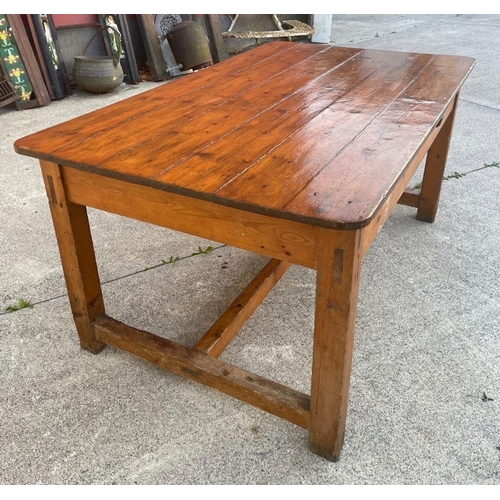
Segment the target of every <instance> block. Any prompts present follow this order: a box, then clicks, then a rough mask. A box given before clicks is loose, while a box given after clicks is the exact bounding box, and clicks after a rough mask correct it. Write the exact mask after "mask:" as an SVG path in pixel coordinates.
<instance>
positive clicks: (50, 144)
mask: <svg viewBox="0 0 500 500" xmlns="http://www.w3.org/2000/svg"><path fill="white" fill-rule="evenodd" d="M268 46H271V47H268ZM292 47H293V44H285V43H273V44H266V45H265V46H263V47H261V48H259V50H257V49H255V50H252V51H249V52H245V53H244V54H242V55H241V56H239V57H238V58H231V59H229V60H227V61H224V63H221V64H217V65H215V66H211V67H210V68H206V69H204V70H203V71H202V72H199V73H193V74H192V75H189V76H186V77H183V78H182V79H181V80H176V81H174V82H170V83H169V84H168V86H161V87H157V88H155V89H152V90H150V91H148V92H144V93H142V94H139V95H136V96H134V97H130V98H128V99H125V100H123V101H120V102H118V103H115V104H112V105H110V106H107V107H106V111H103V110H102V109H98V110H96V111H92V112H90V113H87V114H85V115H83V116H80V117H77V118H73V119H72V120H68V121H66V122H64V123H61V124H59V125H55V126H53V127H49V128H47V129H45V130H43V131H41V132H37V133H35V134H31V135H28V136H26V137H24V138H22V139H20V140H19V141H17V142H16V147H17V148H18V152H20V153H22V154H26V155H28V156H34V157H35V158H41V159H48V158H47V155H48V153H50V152H53V151H55V150H57V149H59V148H61V147H63V146H66V145H69V144H72V143H75V142H79V143H82V142H83V139H86V138H91V137H92V136H93V134H95V133H96V132H98V131H103V130H106V129H108V128H113V127H114V126H116V125H118V124H121V123H122V122H126V121H128V120H130V119H132V118H134V117H137V116H139V115H145V114H147V113H149V112H150V111H151V110H153V109H159V108H162V109H163V111H164V115H163V116H168V115H169V113H168V106H169V105H170V104H172V102H174V101H175V100H177V99H179V98H181V97H188V96H189V95H190V94H192V93H195V92H198V91H200V90H201V91H203V92H204V93H207V94H210V90H211V88H212V87H213V86H214V85H217V84H220V83H221V82H225V80H226V79H227V77H228V76H230V75H231V76H238V75H239V74H240V73H242V72H244V71H253V70H254V67H255V65H257V64H262V63H263V62H264V61H267V60H268V59H272V58H273V57H276V56H279V55H280V54H282V53H284V52H286V51H288V50H290V49H291V48H292Z"/></svg>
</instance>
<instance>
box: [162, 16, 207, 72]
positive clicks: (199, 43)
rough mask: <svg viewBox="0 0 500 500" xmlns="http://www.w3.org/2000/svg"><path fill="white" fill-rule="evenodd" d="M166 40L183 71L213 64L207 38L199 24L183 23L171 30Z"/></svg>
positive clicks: (192, 22)
mask: <svg viewBox="0 0 500 500" xmlns="http://www.w3.org/2000/svg"><path fill="white" fill-rule="evenodd" d="M167 40H168V43H169V44H170V48H171V49H172V52H173V53H174V56H175V60H176V61H177V62H178V63H180V64H182V69H183V70H187V69H194V70H196V69H201V68H205V67H206V66H211V65H212V64H213V61H212V55H211V53H210V46H209V43H208V38H207V35H206V33H205V30H204V29H203V27H202V26H201V25H200V24H198V23H195V22H194V21H183V22H182V23H180V24H177V25H176V26H174V27H173V28H172V30H171V31H170V33H169V34H168V35H167Z"/></svg>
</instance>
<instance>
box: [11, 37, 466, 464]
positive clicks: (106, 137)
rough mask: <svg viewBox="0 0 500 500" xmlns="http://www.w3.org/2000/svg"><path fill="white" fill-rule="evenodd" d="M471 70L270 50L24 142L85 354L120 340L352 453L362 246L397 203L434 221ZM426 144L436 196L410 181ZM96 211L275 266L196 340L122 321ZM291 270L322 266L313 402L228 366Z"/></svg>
mask: <svg viewBox="0 0 500 500" xmlns="http://www.w3.org/2000/svg"><path fill="white" fill-rule="evenodd" d="M473 65H474V60H473V59H471V58H468V57H455V56H440V55H431V54H409V53H402V52H387V51H380V50H363V49H357V48H343V47H332V46H325V45H319V46H318V45H313V44H295V43H288V42H275V43H268V44H265V45H263V46H261V47H259V48H256V49H254V50H251V51H249V52H246V53H244V54H241V55H239V56H237V57H234V58H232V59H230V60H228V61H225V62H224V63H221V64H218V65H216V66H213V67H211V68H209V69H206V70H203V71H201V72H199V73H196V74H194V75H191V76H189V77H185V78H183V79H181V80H178V81H175V82H172V83H169V84H168V85H164V86H161V87H158V88H155V89H154V90H150V91H148V92H145V93H143V94H139V95H137V96H134V97H132V98H129V99H126V100H124V101H121V102H119V103H116V104H113V105H111V106H108V107H106V108H103V109H100V110H97V111H94V112H92V113H89V114H87V115H84V116H81V117H79V118H75V119H73V120H70V121H67V122H65V123H62V124H60V125H56V126H55V127H51V128H49V129H46V130H43V131H41V132H38V133H36V134H33V135H31V136H28V137H25V138H23V139H20V140H19V141H17V142H16V144H15V148H16V151H17V152H18V153H21V154H24V155H28V156H33V157H35V158H39V159H40V163H41V166H42V172H43V176H44V180H45V186H46V189H47V195H48V198H49V203H50V209H51V212H52V217H53V221H54V226H55V231H56V235H57V240H58V243H59V249H60V253H61V259H62V264H63V267H64V274H65V278H66V283H67V287H68V293H69V299H70V302H71V308H72V312H73V316H74V319H75V323H76V328H77V330H78V334H79V336H80V342H81V346H82V347H83V348H84V349H87V350H89V351H91V352H93V353H98V352H100V351H101V350H102V349H103V348H104V347H105V346H106V345H113V346H116V347H118V348H120V349H123V350H125V351H128V352H131V353H133V354H135V355H137V356H140V357H141V358H144V359H147V360H149V361H151V362H152V363H155V364H157V365H160V366H163V367H165V368H167V369H168V370H171V371H173V372H174V373H177V374H179V375H182V376H184V377H187V378H190V379H193V380H196V381H198V382H201V383H203V384H206V385H208V386H211V387H214V388H216V389H218V390H219V391H222V392H224V393H226V394H229V395H231V396H233V397H236V398H238V399H241V400H243V401H246V402H247V403H250V404H252V405H255V406H257V407H259V408H262V409H263V410H265V411H268V412H270V413H272V414H274V415H277V416H279V417H281V418H284V419H286V420H289V421H290V422H293V423H294V424H297V425H299V426H301V427H304V428H305V429H308V430H309V435H310V446H311V450H312V451H313V452H314V453H316V454H318V455H321V456H323V457H325V458H327V459H329V460H337V459H338V457H339V454H340V450H341V447H342V442H343V437H344V428H345V421H346V413H347V401H348V395H349V379H350V371H351V359H352V350H353V339H354V325H355V318H356V306H357V299H358V284H359V276H360V271H361V262H362V259H363V256H364V255H365V254H366V252H367V250H368V249H369V248H370V245H371V244H372V243H373V241H374V240H375V238H376V236H377V234H378V232H379V230H380V228H381V227H382V226H383V224H384V223H385V221H386V219H387V217H388V216H389V214H390V213H391V211H392V209H393V208H394V206H395V205H396V204H397V203H402V204H404V205H410V206H412V207H415V208H416V209H417V219H419V220H422V221H426V222H433V221H434V217H435V215H436V209H437V206H438V199H439V193H440V189H441V179H442V176H443V170H444V168H445V162H446V156H447V152H448V146H449V143H450V136H451V132H452V127H453V118H454V115H455V109H456V105H457V100H458V92H459V90H460V87H461V85H462V84H463V82H464V80H465V78H466V77H467V75H468V74H469V72H470V70H471V69H472V67H473ZM426 154H427V160H426V167H425V175H424V179H423V184H422V189H421V190H420V191H417V190H408V189H407V190H405V187H406V186H407V184H408V182H409V181H410V179H411V178H412V175H413V174H414V172H415V170H416V169H417V167H418V165H419V164H420V162H421V161H422V160H423V158H424V157H425V155H426ZM86 207H94V208H97V209H101V210H105V211H108V212H112V213H115V214H120V215H123V216H126V217H131V218H133V219H137V220H140V221H144V222H149V223H152V224H157V225H159V226H164V227H168V228H171V229H174V230H178V231H183V232H185V233H189V234H193V235H196V236H200V237H203V238H207V239H210V240H215V241H218V242H221V243H225V244H228V245H233V246H236V247H239V248H242V249H245V250H250V251H252V252H255V253H258V254H263V255H267V256H268V257H270V258H271V260H270V262H269V263H268V264H267V265H266V266H265V267H264V269H263V270H262V271H261V272H260V274H259V275H258V276H257V277H256V278H255V279H254V280H253V281H252V282H251V283H250V285H249V286H248V287H247V288H246V289H245V290H244V291H243V292H242V293H241V295H240V296H239V297H238V298H237V299H236V300H235V301H234V302H233V303H232V304H231V306H230V307H229V309H228V310H227V311H226V312H225V313H224V314H223V315H222V317H221V318H220V319H219V320H218V321H217V322H216V323H215V324H214V325H213V326H212V327H211V328H210V329H209V331H208V332H207V333H206V334H205V335H204V336H203V337H202V338H201V340H200V341H199V343H198V344H197V345H196V347H195V348H188V347H185V346H182V345H180V344H177V343H175V342H172V341H170V340H167V339H164V338H160V337H157V336H155V335H153V334H151V333H147V332H144V331H140V330H137V329H135V328H131V327H130V326H127V325H125V324H123V323H120V322H119V321H116V320H114V319H112V318H110V317H108V316H106V314H105V310H104V303H103V298H102V293H101V287H100V282H99V276H98V273H97V266H96V262H95V256H94V250H93V245H92V239H91V234H90V229H89V224H88V220H87V212H86ZM145 244H147V242H145ZM291 264H298V265H301V266H306V267H309V268H313V269H317V291H316V312H315V327H314V349H313V367H312V383H311V395H310V396H309V395H306V394H303V393H300V392H298V391H295V390H293V389H290V388H288V387H285V386H283V385H281V384H278V383H276V382H273V381H271V380H267V379H265V378H262V377H260V376H258V375H256V374H254V373H250V372H248V371H246V370H243V369H241V368H238V367H236V366H234V365H231V364H228V363H225V362H223V361H221V360H219V359H217V358H218V356H219V355H220V354H221V353H222V352H223V350H224V349H225V348H226V347H227V345H228V344H229V342H230V341H231V340H232V339H233V338H234V336H235V335H236V334H237V332H238V330H239V329H240V328H241V327H242V325H243V324H244V322H245V321H246V320H247V319H248V318H249V316H250V315H251V314H252V312H253V311H254V310H255V309H256V308H257V307H258V306H259V304H260V303H261V302H262V300H263V299H264V297H265V296H266V295H267V293H268V292H269V291H270V290H271V289H272V287H273V286H274V285H275V284H276V282H277V281H278V280H279V279H280V278H281V276H283V274H284V273H285V271H286V270H287V269H288V267H289V266H290V265H291ZM290 334H293V332H290Z"/></svg>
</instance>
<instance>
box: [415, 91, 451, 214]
mask: <svg viewBox="0 0 500 500" xmlns="http://www.w3.org/2000/svg"><path fill="white" fill-rule="evenodd" d="M457 104H458V94H457V96H456V97H455V102H454V104H453V109H452V110H451V113H450V114H449V116H448V117H447V118H446V121H444V120H443V121H444V123H440V122H438V125H437V126H436V127H439V126H440V130H439V133H438V135H437V137H436V139H435V140H434V142H433V143H432V146H431V147H430V149H429V151H428V153H427V159H426V162H425V170H424V178H423V179H422V189H421V192H420V197H419V202H418V210H417V219H418V220H421V221H424V222H434V219H435V218H436V212H437V209H438V204H439V195H440V193H441V184H442V183H443V175H444V169H445V167H446V160H447V158H448V150H449V149H450V141H451V134H452V132H453V123H454V122H455V112H456V109H457Z"/></svg>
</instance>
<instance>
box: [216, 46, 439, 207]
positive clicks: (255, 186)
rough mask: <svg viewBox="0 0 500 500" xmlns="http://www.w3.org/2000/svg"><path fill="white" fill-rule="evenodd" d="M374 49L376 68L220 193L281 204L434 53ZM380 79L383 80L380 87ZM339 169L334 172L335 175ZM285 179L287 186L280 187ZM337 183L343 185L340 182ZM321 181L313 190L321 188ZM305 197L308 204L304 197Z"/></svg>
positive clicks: (356, 133)
mask: <svg viewBox="0 0 500 500" xmlns="http://www.w3.org/2000/svg"><path fill="white" fill-rule="evenodd" d="M376 54H377V55H374V56H372V57H373V58H374V59H375V65H376V67H378V68H379V69H378V70H377V71H375V72H373V73H372V74H370V75H369V76H368V77H367V78H366V79H364V80H363V81H362V82H361V83H360V84H359V85H357V86H356V87H354V88H352V89H351V90H350V91H349V92H347V93H346V94H345V95H343V96H342V98H340V99H338V100H336V101H335V102H333V103H332V104H331V105H330V106H329V107H327V108H326V109H324V110H322V111H321V113H319V114H318V115H317V116H315V117H314V118H312V119H311V120H310V121H309V122H308V123H307V124H306V125H304V126H303V127H302V128H300V129H299V130H298V131H296V132H295V133H293V134H292V135H291V136H290V137H288V138H286V140H285V141H283V142H282V143H281V144H280V145H279V146H278V147H276V148H275V149H274V150H273V151H272V154H270V155H266V156H264V157H262V158H259V159H258V160H257V162H255V163H254V164H253V165H250V166H249V167H248V168H247V169H246V170H245V171H244V172H243V173H242V174H240V175H239V176H237V177H235V178H233V179H231V180H229V181H227V182H226V184H224V185H222V186H220V187H219V190H218V193H219V195H220V196H223V197H227V198H231V199H233V198H235V197H237V198H238V200H239V201H241V202H245V201H246V202H248V203H251V204H253V205H262V204H265V205H266V206H267V207H268V208H271V209H273V210H282V209H283V208H284V207H286V206H287V204H288V203H289V202H290V201H291V200H293V198H294V197H295V196H297V195H298V194H299V193H300V192H301V191H302V190H303V189H304V186H307V185H308V183H309V182H311V180H312V179H314V177H315V176H316V175H317V174H318V173H319V172H321V170H323V169H324V168H325V167H326V166H327V165H328V164H329V163H330V162H332V161H333V160H334V159H335V157H336V156H337V155H338V154H339V153H340V152H342V151H343V150H344V149H345V148H346V147H347V146H348V145H349V144H351V143H352V142H353V141H355V140H357V138H358V136H360V133H361V132H362V131H363V130H364V129H365V128H366V127H368V125H370V123H372V122H373V121H374V119H375V118H377V117H378V116H380V115H381V114H383V112H384V111H385V109H386V108H387V106H388V104H390V103H391V102H392V101H394V100H395V99H396V98H397V97H398V96H399V95H401V94H402V93H403V92H404V91H405V89H406V88H407V87H408V85H409V83H410V82H411V81H412V80H413V79H415V78H416V77H417V75H418V74H419V73H420V72H421V71H422V70H423V69H424V68H425V67H426V66H427V65H428V64H429V63H430V61H431V60H432V59H433V56H432V55H428V54H426V55H421V56H420V57H413V56H412V55H409V54H404V53H399V54H391V53H387V52H382V51H381V52H377V53H376ZM408 74H410V75H412V77H411V80H410V81H408V79H406V78H404V77H405V75H408ZM381 82H387V83H386V85H384V86H383V88H381ZM292 159H293V160H292ZM297 165H299V168H297ZM362 167H363V165H360V167H359V168H362ZM367 168H369V165H367ZM354 170H356V172H357V171H358V169H354ZM269 172H272V173H273V174H272V178H273V182H268V179H269ZM342 173H343V172H336V175H337V176H341V175H342ZM285 182H286V185H287V189H286V190H283V189H282V186H283V184H284V183H285ZM342 186H343V189H345V190H346V191H348V188H347V187H346V185H345V183H342ZM324 187H325V186H322V187H318V189H316V191H319V192H320V194H321V191H323V189H324ZM335 187H336V186H334V188H335ZM307 203H308V204H309V205H310V204H311V203H310V201H309V200H307Z"/></svg>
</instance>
